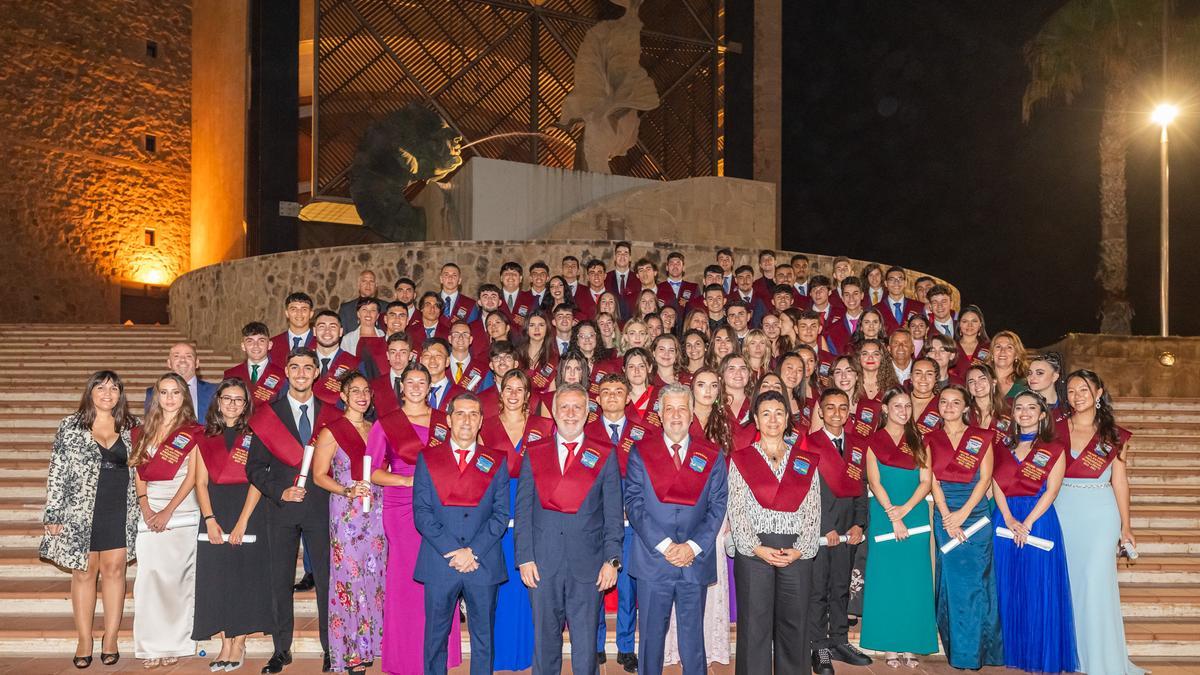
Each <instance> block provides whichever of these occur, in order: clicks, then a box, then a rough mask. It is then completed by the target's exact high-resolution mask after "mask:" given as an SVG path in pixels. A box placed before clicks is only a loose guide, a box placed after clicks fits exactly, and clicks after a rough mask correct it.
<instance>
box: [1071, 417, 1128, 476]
mask: <svg viewBox="0 0 1200 675" xmlns="http://www.w3.org/2000/svg"><path fill="white" fill-rule="evenodd" d="M1061 427H1065V428H1068V429H1069V427H1067V424H1066V423H1065V422H1063V423H1062V424H1061ZM1132 436H1133V434H1132V433H1130V432H1129V431H1128V430H1126V429H1122V428H1121V427H1117V443H1116V445H1113V444H1112V443H1108V442H1104V441H1101V440H1100V434H1099V433H1096V434H1093V435H1092V440H1091V441H1089V442H1088V444H1087V447H1085V448H1084V449H1083V452H1081V453H1079V456H1078V457H1075V458H1074V459H1072V460H1071V461H1070V463H1069V464H1067V475H1066V477H1067V478H1099V477H1100V475H1101V474H1103V473H1104V470H1105V469H1107V468H1108V465H1109V464H1112V463H1113V460H1114V459H1116V458H1117V456H1118V455H1120V454H1121V449H1122V448H1124V447H1125V444H1126V443H1128V442H1129V439H1130V437H1132ZM1060 438H1062V439H1063V442H1064V443H1070V442H1071V436H1070V434H1069V433H1068V434H1067V435H1065V436H1060Z"/></svg>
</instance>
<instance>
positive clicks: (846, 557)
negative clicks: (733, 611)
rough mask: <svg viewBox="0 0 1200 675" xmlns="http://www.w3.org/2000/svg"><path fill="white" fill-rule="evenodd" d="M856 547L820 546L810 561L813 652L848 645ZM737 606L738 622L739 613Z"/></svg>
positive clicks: (810, 617)
mask: <svg viewBox="0 0 1200 675" xmlns="http://www.w3.org/2000/svg"><path fill="white" fill-rule="evenodd" d="M857 548H858V547H857V546H851V545H850V544H838V545H837V546H834V547H833V548H829V547H827V546H822V547H821V548H818V549H817V557H816V558H814V559H813V573H812V601H811V602H810V603H809V607H808V637H809V639H810V640H812V648H813V649H814V650H815V649H821V648H823V647H832V646H834V645H840V644H845V643H846V642H848V641H849V634H850V619H849V617H848V616H847V607H848V606H849V604H850V573H851V571H852V570H853V569H854V554H855V550H856V549H857ZM741 610H742V605H741V602H740V601H739V602H738V618H741V613H742V611H741Z"/></svg>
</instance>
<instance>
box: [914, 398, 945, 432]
mask: <svg viewBox="0 0 1200 675" xmlns="http://www.w3.org/2000/svg"><path fill="white" fill-rule="evenodd" d="M937 404H938V397H937V396H934V397H933V398H932V399H930V401H929V403H926V404H925V409H924V410H922V411H921V414H920V415H919V416H918V417H917V418H916V423H917V431H920V432H921V435H922V436H924V435H926V434H928V433H929V432H931V431H933V430H934V429H940V428H941V426H942V416H941V415H940V414H938V406H937Z"/></svg>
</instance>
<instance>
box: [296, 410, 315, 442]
mask: <svg viewBox="0 0 1200 675" xmlns="http://www.w3.org/2000/svg"><path fill="white" fill-rule="evenodd" d="M296 429H297V431H299V432H300V442H301V443H303V444H304V445H308V442H309V441H311V440H312V422H310V421H309V420H308V404H307V403H301V404H300V423H299V424H297V425H296Z"/></svg>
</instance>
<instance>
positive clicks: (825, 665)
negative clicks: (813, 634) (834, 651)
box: [812, 649, 833, 675]
mask: <svg viewBox="0 0 1200 675" xmlns="http://www.w3.org/2000/svg"><path fill="white" fill-rule="evenodd" d="M829 652H830V650H828V649H817V650H814V651H813V654H812V669H813V672H814V673H816V674H817V675H833V660H832V659H831V658H830V654H829Z"/></svg>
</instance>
